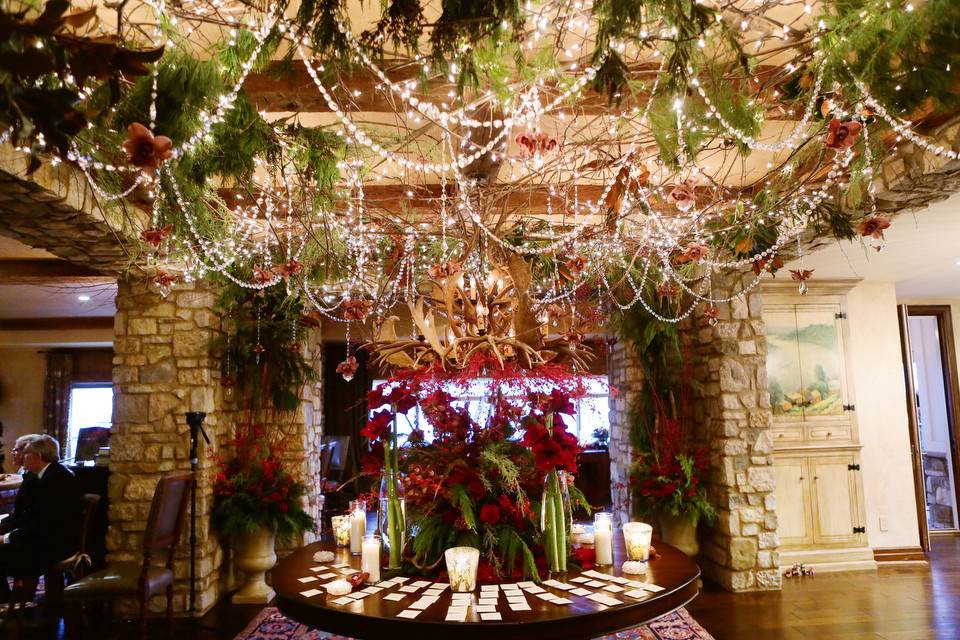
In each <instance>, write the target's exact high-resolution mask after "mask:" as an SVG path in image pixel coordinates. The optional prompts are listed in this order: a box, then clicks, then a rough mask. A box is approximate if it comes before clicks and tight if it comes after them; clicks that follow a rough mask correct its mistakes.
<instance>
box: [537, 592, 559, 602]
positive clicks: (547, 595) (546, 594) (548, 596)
mask: <svg viewBox="0 0 960 640" xmlns="http://www.w3.org/2000/svg"><path fill="white" fill-rule="evenodd" d="M537 597H538V598H540V599H541V600H546V601H547V602H553V599H554V598H556V597H557V596H555V595H553V594H552V593H550V592H548V591H544V592H543V593H538V594H537Z"/></svg>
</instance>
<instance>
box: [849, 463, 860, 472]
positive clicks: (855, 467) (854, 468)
mask: <svg viewBox="0 0 960 640" xmlns="http://www.w3.org/2000/svg"><path fill="white" fill-rule="evenodd" d="M847 471H860V465H859V464H848V465H847Z"/></svg>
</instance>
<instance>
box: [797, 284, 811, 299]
mask: <svg viewBox="0 0 960 640" xmlns="http://www.w3.org/2000/svg"><path fill="white" fill-rule="evenodd" d="M797 290H798V291H799V292H800V295H802V296H805V295H807V291H809V290H810V288H809V287H808V286H807V281H806V280H801V281H800V286H798V287H797Z"/></svg>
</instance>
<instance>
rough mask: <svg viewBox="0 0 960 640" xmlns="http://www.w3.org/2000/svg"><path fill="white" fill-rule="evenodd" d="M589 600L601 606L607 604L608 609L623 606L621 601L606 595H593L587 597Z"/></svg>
mask: <svg viewBox="0 0 960 640" xmlns="http://www.w3.org/2000/svg"><path fill="white" fill-rule="evenodd" d="M587 599H588V600H593V601H594V602H599V603H600V604H605V605H607V606H608V607H612V606H614V605H618V604H621V602H620V601H619V600H617V599H616V598H613V597H611V596H608V595H607V594H605V593H592V594H590V595H589V596H587Z"/></svg>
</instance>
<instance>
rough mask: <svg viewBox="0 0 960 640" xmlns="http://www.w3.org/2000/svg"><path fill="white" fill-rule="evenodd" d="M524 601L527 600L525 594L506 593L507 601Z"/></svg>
mask: <svg viewBox="0 0 960 640" xmlns="http://www.w3.org/2000/svg"><path fill="white" fill-rule="evenodd" d="M526 601H527V596H525V595H523V594H522V593H518V594H517V595H513V594H512V593H511V594H507V602H526Z"/></svg>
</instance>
